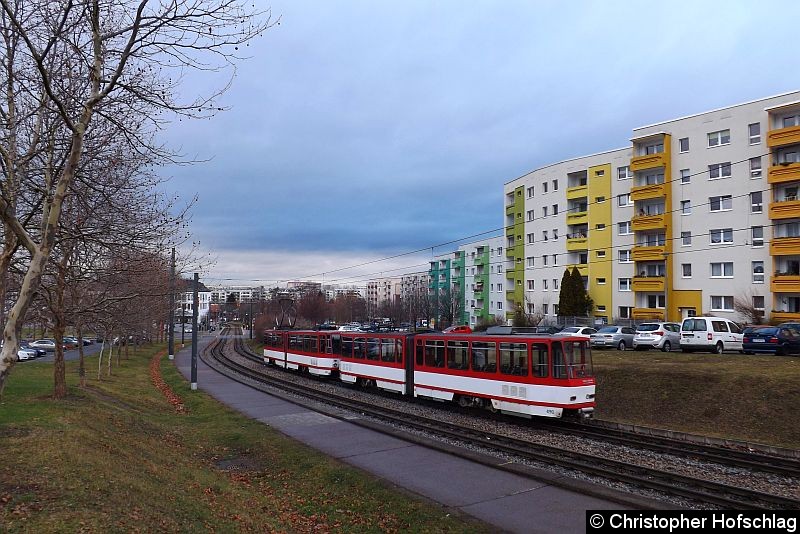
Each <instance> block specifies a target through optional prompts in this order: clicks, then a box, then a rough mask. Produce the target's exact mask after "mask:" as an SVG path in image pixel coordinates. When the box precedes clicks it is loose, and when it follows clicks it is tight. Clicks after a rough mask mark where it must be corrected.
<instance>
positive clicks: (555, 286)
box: [553, 278, 558, 289]
mask: <svg viewBox="0 0 800 534" xmlns="http://www.w3.org/2000/svg"><path fill="white" fill-rule="evenodd" d="M553 289H558V278H553Z"/></svg>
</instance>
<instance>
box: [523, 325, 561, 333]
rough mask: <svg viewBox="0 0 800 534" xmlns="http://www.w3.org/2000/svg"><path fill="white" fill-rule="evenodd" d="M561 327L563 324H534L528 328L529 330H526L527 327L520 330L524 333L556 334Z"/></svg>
mask: <svg viewBox="0 0 800 534" xmlns="http://www.w3.org/2000/svg"><path fill="white" fill-rule="evenodd" d="M563 328H564V327H563V326H534V327H532V328H531V329H530V331H528V329H520V330H524V333H526V334H528V333H530V334H558V333H559V332H561V330H562V329H563ZM520 333H522V332H520Z"/></svg>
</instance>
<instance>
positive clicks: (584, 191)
mask: <svg viewBox="0 0 800 534" xmlns="http://www.w3.org/2000/svg"><path fill="white" fill-rule="evenodd" d="M588 194H589V186H588V185H576V186H575V187H568V188H567V200H577V199H579V198H584V197H586V196H588Z"/></svg>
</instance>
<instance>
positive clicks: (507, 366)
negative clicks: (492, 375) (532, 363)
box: [500, 343, 528, 376]
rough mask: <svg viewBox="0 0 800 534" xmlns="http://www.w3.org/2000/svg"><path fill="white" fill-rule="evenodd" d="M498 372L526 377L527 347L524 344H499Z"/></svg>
mask: <svg viewBox="0 0 800 534" xmlns="http://www.w3.org/2000/svg"><path fill="white" fill-rule="evenodd" d="M500 372H501V373H503V374H507V375H518V376H528V346H527V345H526V344H525V343H500Z"/></svg>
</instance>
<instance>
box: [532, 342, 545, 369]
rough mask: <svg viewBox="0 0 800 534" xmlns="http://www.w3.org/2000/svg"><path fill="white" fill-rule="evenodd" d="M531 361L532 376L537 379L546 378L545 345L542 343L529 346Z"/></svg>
mask: <svg viewBox="0 0 800 534" xmlns="http://www.w3.org/2000/svg"><path fill="white" fill-rule="evenodd" d="M531 359H532V360H533V376H535V377H537V378H546V377H547V374H548V373H547V345H545V344H544V343H534V344H533V345H532V346H531Z"/></svg>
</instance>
